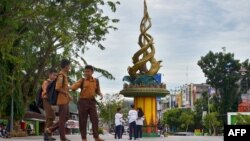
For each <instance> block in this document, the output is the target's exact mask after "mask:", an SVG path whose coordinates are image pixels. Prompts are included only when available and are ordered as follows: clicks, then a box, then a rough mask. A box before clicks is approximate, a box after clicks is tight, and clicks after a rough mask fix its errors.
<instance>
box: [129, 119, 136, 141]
mask: <svg viewBox="0 0 250 141" xmlns="http://www.w3.org/2000/svg"><path fill="white" fill-rule="evenodd" d="M132 133H133V135H134V138H135V139H136V138H137V130H136V123H135V121H133V122H131V123H129V139H132Z"/></svg>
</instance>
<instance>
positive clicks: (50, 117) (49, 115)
mask: <svg viewBox="0 0 250 141" xmlns="http://www.w3.org/2000/svg"><path fill="white" fill-rule="evenodd" d="M43 108H44V111H45V119H46V122H45V129H46V128H49V127H50V126H52V125H53V121H54V120H55V112H54V110H53V109H52V107H51V105H50V104H49V101H48V99H43Z"/></svg>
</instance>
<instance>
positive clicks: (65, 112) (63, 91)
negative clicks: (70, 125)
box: [45, 59, 72, 141]
mask: <svg viewBox="0 0 250 141" xmlns="http://www.w3.org/2000/svg"><path fill="white" fill-rule="evenodd" d="M69 71H70V61H69V60H67V59H63V60H61V71H60V72H59V74H58V75H57V79H56V88H55V89H56V91H57V92H58V97H57V105H58V108H59V121H58V122H56V123H55V124H53V125H52V126H50V127H49V128H47V129H46V131H45V134H46V135H49V134H51V133H52V132H54V131H55V130H56V129H59V134H60V139H61V141H70V140H69V139H67V138H66V136H65V123H66V122H67V120H68V119H69V102H70V100H72V97H71V96H70V94H69V86H68V85H69V82H68V77H67V74H68V73H69ZM49 141H52V139H51V137H49Z"/></svg>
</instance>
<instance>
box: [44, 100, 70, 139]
mask: <svg viewBox="0 0 250 141" xmlns="http://www.w3.org/2000/svg"><path fill="white" fill-rule="evenodd" d="M58 108H59V121H57V122H56V123H55V124H53V125H52V126H51V127H50V128H49V130H50V131H51V132H54V131H55V130H56V129H58V128H59V134H60V139H61V140H66V136H65V123H66V122H67V120H68V119H69V105H68V104H63V105H58Z"/></svg>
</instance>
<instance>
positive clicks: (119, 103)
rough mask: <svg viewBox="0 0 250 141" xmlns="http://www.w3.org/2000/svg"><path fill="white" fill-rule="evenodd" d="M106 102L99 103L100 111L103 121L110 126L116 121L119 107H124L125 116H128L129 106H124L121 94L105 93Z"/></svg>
mask: <svg viewBox="0 0 250 141" xmlns="http://www.w3.org/2000/svg"><path fill="white" fill-rule="evenodd" d="M104 101H105V102H104V103H100V104H99V110H100V111H99V112H100V114H99V115H100V118H101V120H102V123H106V124H108V125H109V128H111V126H112V125H113V124H114V123H115V113H116V109H117V108H118V107H120V108H122V111H121V112H122V113H123V117H124V118H126V117H127V113H128V108H127V107H125V106H124V99H123V97H122V96H121V95H119V94H105V97H104Z"/></svg>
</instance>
